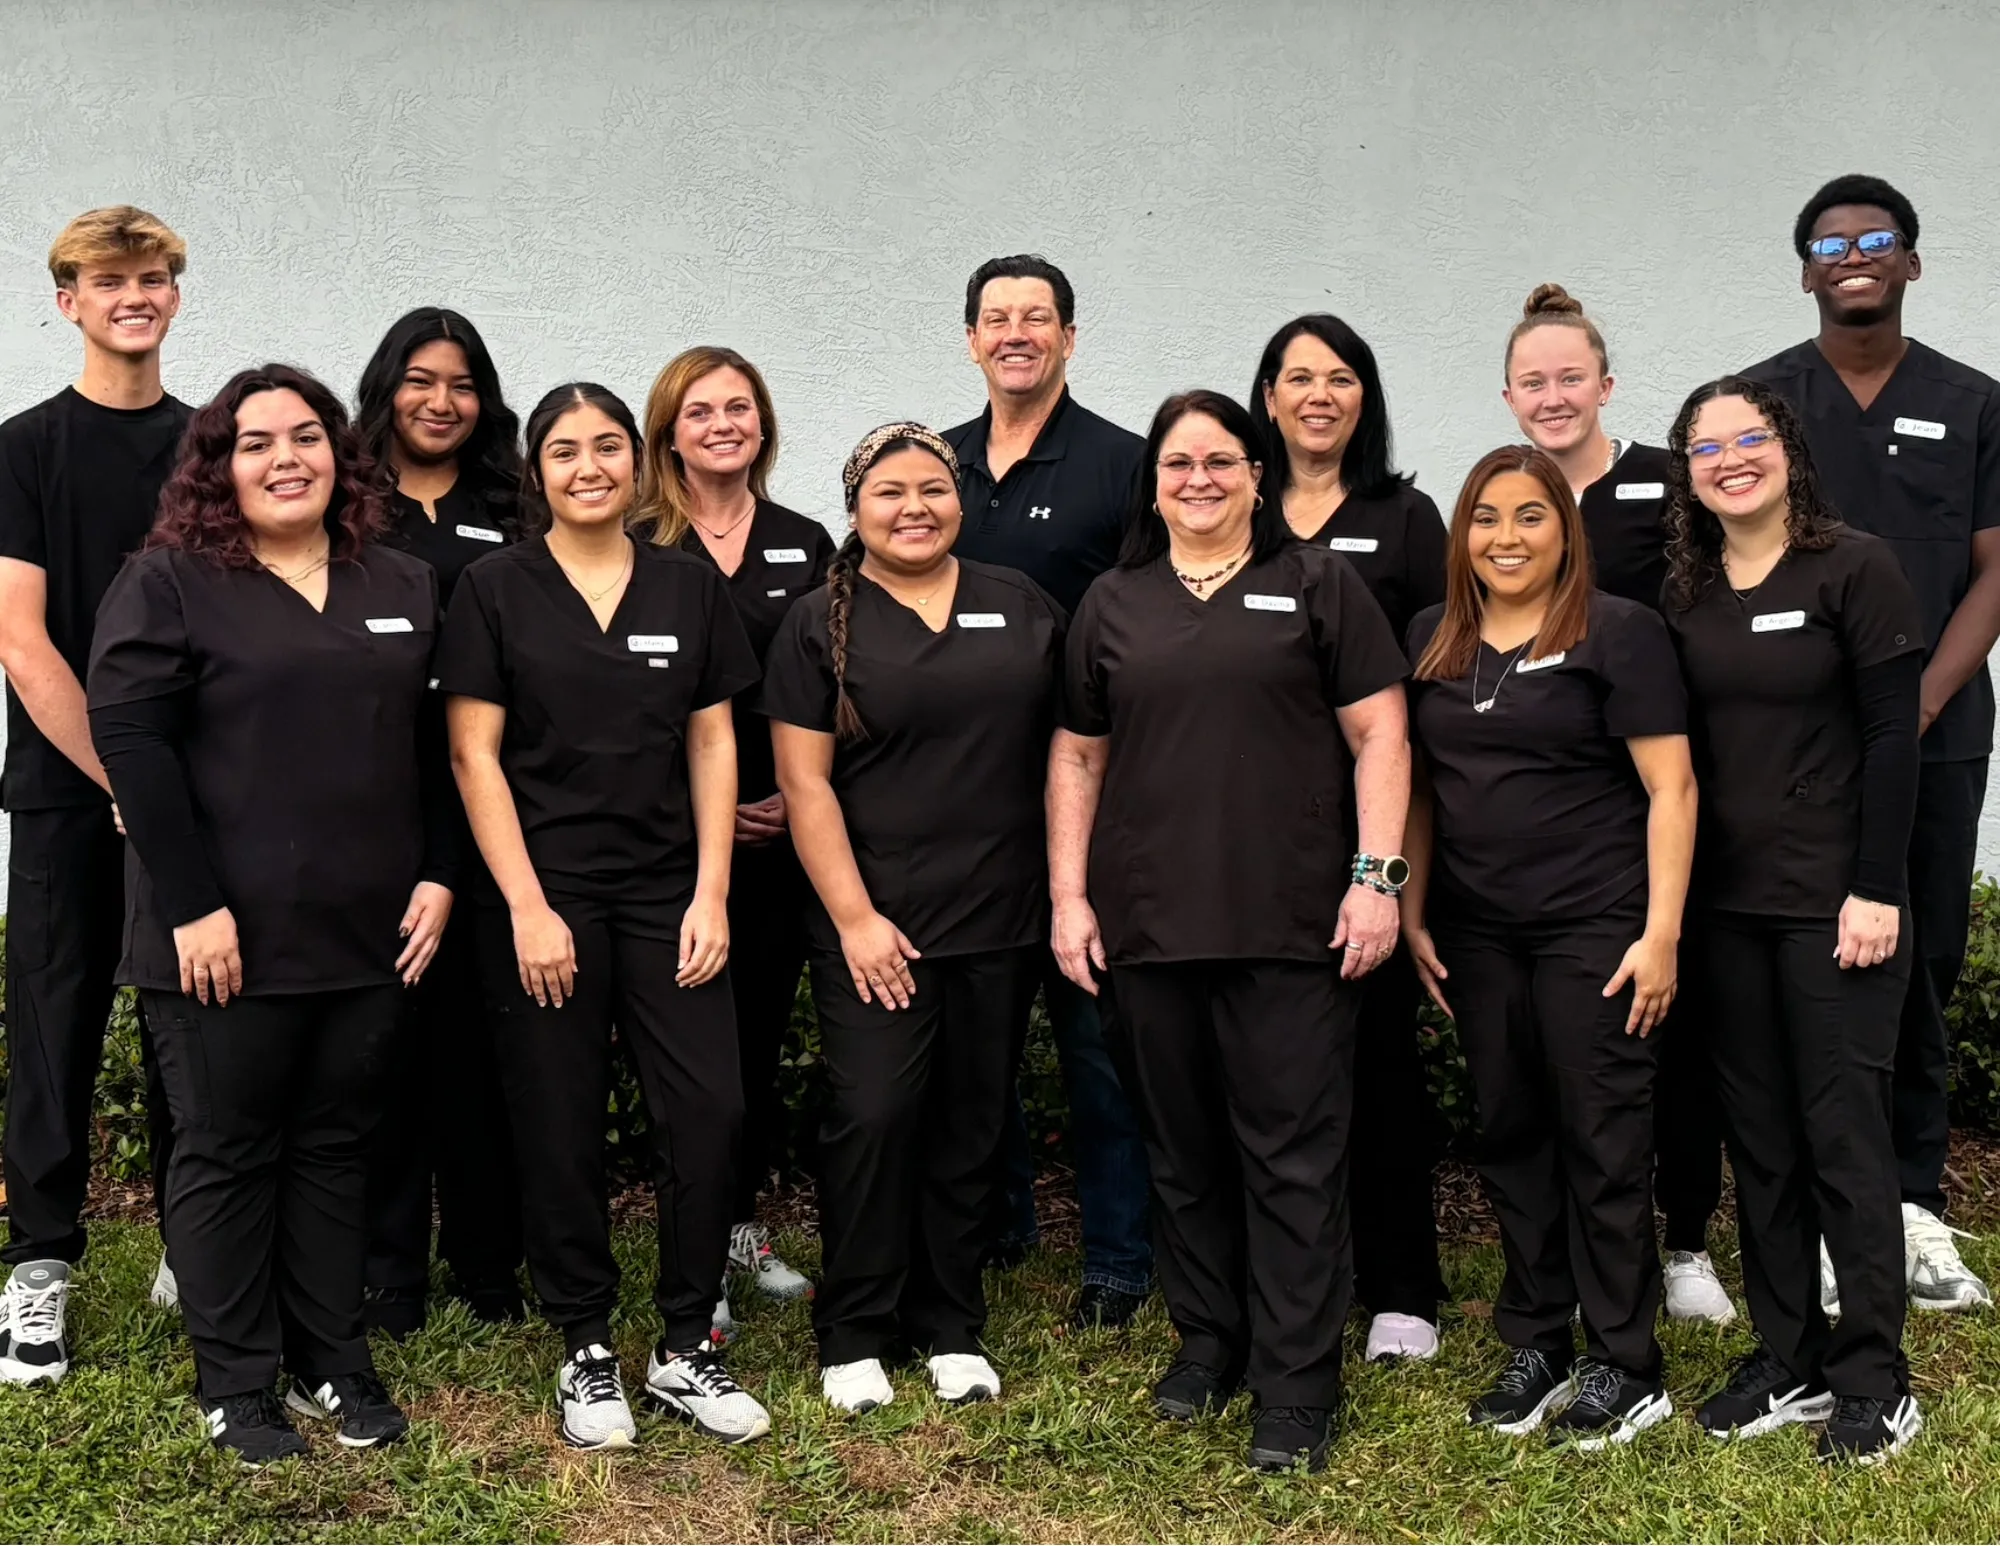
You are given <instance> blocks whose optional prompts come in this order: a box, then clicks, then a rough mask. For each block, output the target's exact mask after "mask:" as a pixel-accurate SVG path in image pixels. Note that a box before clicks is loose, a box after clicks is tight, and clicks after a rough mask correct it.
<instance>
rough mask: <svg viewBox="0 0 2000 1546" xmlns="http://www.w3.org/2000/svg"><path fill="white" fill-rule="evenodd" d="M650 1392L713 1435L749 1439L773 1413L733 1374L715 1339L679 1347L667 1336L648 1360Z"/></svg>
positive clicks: (767, 1426) (764, 1428)
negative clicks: (689, 1349)
mask: <svg viewBox="0 0 2000 1546" xmlns="http://www.w3.org/2000/svg"><path fill="white" fill-rule="evenodd" d="M646 1395H647V1397H648V1398H649V1399H650V1400H652V1401H654V1402H657V1403H658V1404H659V1405H660V1406H661V1407H662V1408H663V1409H664V1410H665V1411H667V1412H668V1413H670V1414H671V1415H673V1416H675V1417H678V1418H679V1419H680V1420H681V1421H682V1422H684V1423H687V1424H689V1425H690V1426H692V1427H694V1428H695V1429H697V1430H699V1431H700V1432H702V1433H705V1434H707V1435H708V1436H709V1437H710V1438H712V1439H720V1440H721V1441H722V1442H723V1443H725V1444H748V1443H749V1442H750V1441H751V1440H752V1439H761V1438H762V1437H763V1436H764V1435H765V1434H767V1433H769V1432H770V1431H771V1414H770V1413H769V1412H767V1411H765V1410H764V1405H763V1403H762V1402H761V1401H759V1400H758V1399H757V1398H756V1397H755V1396H753V1395H751V1394H750V1392H749V1391H747V1390H745V1389H744V1388H743V1387H742V1386H741V1385H739V1384H737V1383H736V1381H735V1380H733V1379H731V1378H730V1377H729V1370H728V1369H727V1368H726V1367H724V1365H723V1362H722V1354H721V1352H720V1351H718V1350H717V1348H716V1346H715V1344H714V1343H713V1342H704V1343H702V1344H701V1346H699V1347H697V1348H696V1349H695V1350H694V1351H693V1352H691V1353H676V1352H673V1351H671V1350H670V1349H669V1348H668V1347H667V1345H666V1344H665V1343H664V1342H662V1343H661V1344H660V1345H659V1346H658V1347H655V1348H654V1349H653V1356H652V1358H651V1360H650V1361H649V1362H648V1363H647V1365H646Z"/></svg>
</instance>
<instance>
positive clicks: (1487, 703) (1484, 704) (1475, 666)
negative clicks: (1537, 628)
mask: <svg viewBox="0 0 2000 1546" xmlns="http://www.w3.org/2000/svg"><path fill="white" fill-rule="evenodd" d="M1534 642H1535V641H1534V640H1533V639H1529V640H1528V641H1527V642H1526V643H1524V644H1522V645H1521V646H1520V648H1519V649H1516V650H1515V651H1514V653H1513V654H1512V655H1510V656H1508V657H1507V664H1506V665H1504V666H1502V667H1501V668H1500V679H1499V681H1496V682H1495V683H1494V684H1493V695H1492V696H1491V697H1490V698H1486V699H1484V700H1482V699H1481V698H1480V696H1479V651H1478V649H1476V648H1475V649H1474V650H1473V652H1472V712H1473V713H1475V714H1484V713H1485V712H1486V711H1487V710H1488V709H1490V708H1492V707H1493V705H1494V704H1495V703H1497V702H1499V701H1500V688H1501V686H1502V685H1503V684H1504V683H1505V682H1506V680H1507V673H1508V672H1509V671H1512V670H1513V669H1514V663H1515V662H1516V661H1518V660H1519V659H1520V658H1521V651H1522V650H1525V649H1526V648H1527V647H1528V645H1529V644H1533V643H1534ZM1495 653H1496V654H1497V653H1499V652H1498V651H1497V650H1496V651H1495Z"/></svg>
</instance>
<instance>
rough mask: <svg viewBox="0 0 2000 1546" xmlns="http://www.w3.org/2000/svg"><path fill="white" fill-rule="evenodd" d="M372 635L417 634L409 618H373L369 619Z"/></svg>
mask: <svg viewBox="0 0 2000 1546" xmlns="http://www.w3.org/2000/svg"><path fill="white" fill-rule="evenodd" d="M368 631H369V632H370V633H415V632H416V629H415V627H414V626H412V624H411V622H410V620H409V619H408V618H407V617H371V618H369V619H368Z"/></svg>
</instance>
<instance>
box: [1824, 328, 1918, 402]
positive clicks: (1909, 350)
mask: <svg viewBox="0 0 2000 1546" xmlns="http://www.w3.org/2000/svg"><path fill="white" fill-rule="evenodd" d="M1806 347H1807V348H1809V349H1811V350H1812V353H1813V359H1814V361H1815V363H1816V364H1817V366H1818V368H1819V369H1821V370H1823V371H1825V372H1826V373H1827V375H1828V376H1830V377H1832V378H1833V385H1834V387H1835V388H1836V389H1837V390H1838V391H1839V392H1840V394H1841V396H1842V397H1844V398H1845V399H1846V400H1847V406H1848V407H1849V408H1850V409H1852V410H1853V413H1854V416H1855V418H1857V419H1859V420H1861V421H1863V422H1864V423H1865V422H1866V421H1868V420H1870V419H1872V418H1874V416H1875V410H1876V409H1878V408H1880V407H1881V406H1882V400H1883V399H1884V398H1886V397H1887V396H1888V395H1889V391H1890V389H1891V388H1892V387H1894V386H1895V385H1896V383H1897V382H1898V381H1900V380H1902V378H1903V371H1904V368H1905V367H1907V366H1908V365H1909V363H1910V360H1911V357H1912V356H1913V355H1915V354H1916V352H1917V341H1916V340H1915V339H1914V338H1911V337H1908V336H1907V335H1906V336H1905V337H1904V339H1903V357H1902V358H1901V359H1899V360H1898V361H1896V363H1895V365H1894V366H1893V367H1892V368H1891V369H1890V371H1889V374H1888V375H1886V376H1884V377H1883V378H1882V385H1881V386H1879V387H1877V388H1876V389H1875V395H1874V396H1873V397H1872V398H1870V399H1869V401H1868V406H1867V407H1865V408H1864V407H1862V406H1861V399H1860V398H1858V397H1856V396H1855V395H1854V388H1853V387H1851V386H1849V385H1848V384H1847V378H1846V377H1845V376H1843V375H1841V373H1840V368H1839V367H1838V366H1837V365H1835V364H1834V363H1833V361H1832V360H1829V359H1828V358H1827V357H1826V351H1825V350H1824V349H1822V348H1820V346H1819V335H1818V334H1814V335H1813V337H1812V338H1811V339H1809V340H1808V341H1807V345H1806Z"/></svg>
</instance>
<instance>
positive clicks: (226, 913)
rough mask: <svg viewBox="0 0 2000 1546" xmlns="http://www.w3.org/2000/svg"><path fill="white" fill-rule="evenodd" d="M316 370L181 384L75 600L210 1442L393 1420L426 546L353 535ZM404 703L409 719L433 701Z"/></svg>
mask: <svg viewBox="0 0 2000 1546" xmlns="http://www.w3.org/2000/svg"><path fill="white" fill-rule="evenodd" d="M381 529H382V512H381V505H380V501H379V497H378V495H377V492H376V490H375V486H374V482H373V472H372V469H371V468H370V467H369V465H368V462H367V459H366V457H365V456H364V455H363V454H362V452H361V449H360V447H359V445H358V444H357V442H356V439H355V436H354V433H353V431H352V430H351V429H350V428H349V425H348V422H347V416H346V414H345V413H344V412H343V411H342V409H341V406H340V403H339V402H338V400H337V399H335V397H334V396H333V394H332V393H331V392H329V391H327V389H326V388H325V387H324V386H322V385H321V384H320V383H319V382H317V381H315V380H314V379H313V378H312V377H310V376H308V375H306V374H305V373H303V372H302V371H297V370H293V369H290V368H288V367H286V366H282V365H268V366H265V367H263V368H261V369H258V370H250V371H244V372H242V373H240V374H239V375H237V376H235V377H233V378H232V379H231V380H230V382H229V384H228V385H227V386H225V387H224V388H223V389H222V391H221V392H220V393H219V394H217V396H216V397H215V399H214V400H213V401H212V402H210V403H209V404H208V405H207V406H206V407H204V408H202V409H201V410H200V411H199V412H197V413H196V414H195V416H194V418H193V420H192V421H191V422H190V423H189V426H188V431H187V436H186V439H185V440H184V441H183V444H182V452H181V460H180V464H179V466H178V467H177V468H176V469H175V471H174V474H173V477H172V478H171V480H170V481H169V482H168V484H167V487H166V489H165V491H164V493H163V494H162V495H161V501H160V519H159V524H158V525H157V526H156V527H155V528H154V531H153V534H152V536H151V537H150V538H149V539H148V542H147V545H146V548H145V550H144V551H143V552H142V553H141V554H140V555H139V556H138V557H136V558H134V559H132V560H131V561H130V562H128V563H127V565H126V567H125V569H124V571H123V572H122V573H121V574H120V575H119V578H118V580H117V582H116V583H115V584H114V585H113V586H112V588H111V591H110V592H109V594H108V595H107V596H106V597H105V601H104V605H103V607H102V609H101V610H100V612H99V615H98V623H97V633H96V639H95V643H94V646H93V649H92V657H91V666H90V681H89V695H90V715H91V735H92V738H93V740H94V741H95V743H96V745H97V749H98V751H99V753H100V755H101V756H102V757H103V759H104V765H105V769H106V771H107V772H108V773H109V774H110V777H111V788H112V793H113V795H114V797H115V798H116V799H117V801H118V806H119V809H120V811H121V813H122V815H123V818H124V822H125V826H126V829H127V831H128V832H129V833H130V836H131V848H130V861H131V862H130V864H129V874H128V888H127V892H128V922H127V930H126V956H125V961H124V963H123V966H122V968H121V980H123V981H125V982H128V983H131V984H133V985H134V986H135V987H137V988H138V989H139V992H140V996H141V999H142V1000H143V1002H144V1004H145V1006H146V1013H147V1018H148V1021H149V1023H150V1024H151V1026H152V1028H153V1035H154V1038H155V1040H156V1042H157V1044H158V1048H159V1058H160V1068H161V1074H162V1077H163V1079H164V1081H165V1084H166V1088H167V1093H168V1100H169V1104H170V1108H171V1113H172V1118H173V1125H174V1150H173V1158H172V1161H171V1166H170V1171H169V1176H168V1206H167V1213H166V1221H165V1223H166V1231H167V1242H168V1250H169V1252H170V1254H171V1256H172V1259H173V1263H174V1270H175V1272H176V1274H177V1276H178V1278H179V1288H180V1303H181V1309H182V1311H183V1313H184V1314H185V1316H186V1319H187V1326H188V1334H189V1337H190V1339H191V1340H192V1342H193V1343H194V1353H195V1368H196V1373H197V1391H196V1394H197V1399H198V1401H199V1403H200V1405H201V1408H202V1411H203V1413H204V1414H205V1416H206V1417H207V1420H208V1424H209V1429H210V1433H211V1435H212V1436H213V1439H214V1441H215V1443H216V1444H217V1445H218V1446H220V1447H222V1448H225V1449H228V1450H231V1451H233V1452H234V1453H235V1454H236V1455H237V1456H238V1457H239V1458H240V1459H241V1460H242V1461H243V1462H244V1463H245V1464H249V1465H260V1464H263V1463H265V1462H267V1461H270V1460H275V1459H280V1458H282V1457H284V1456H286V1455H289V1454H296V1453H299V1452H300V1451H302V1450H303V1449H304V1447H305V1446H304V1443H303V1441H302V1440H301V1439H300V1438H299V1436H298V1434H297V1433H296V1432H295V1431H293V1429H292V1427H291V1424H290V1423H289V1422H288V1421H287V1419H286V1417H285V1414H284V1409H283V1408H282V1407H281V1406H280V1405H279V1404H278V1400H277V1396H276V1391H275V1386H276V1382H277V1378H278V1374H279V1371H280V1368H281V1367H282V1368H284V1369H285V1370H287V1371H289V1373H290V1374H291V1377H292V1385H291V1390H290V1392H289V1394H288V1397H287V1401H288V1403H289V1404H290V1405H291V1406H292V1407H293V1408H294V1409H295V1410H298V1411H301V1412H304V1413H307V1414H309V1415H312V1416H315V1417H327V1418H331V1419H333V1420H334V1421H335V1422H336V1423H337V1424H338V1425H339V1437H340V1441H341V1443H342V1444H345V1445H349V1446H367V1445H372V1444H377V1443H383V1442H387V1441H390V1440H393V1439H396V1438H398V1437H400V1436H401V1435H402V1434H403V1432H404V1431H405V1429H406V1427H407V1423H406V1422H405V1420H404V1417H403V1414H402V1413H401V1412H400V1411H399V1410H397V1408H396V1405H395V1403H394V1402H393V1401H391V1400H390V1399H389V1396H388V1393H387V1392H386V1391H385V1390H384V1389H383V1387H382V1385H381V1382H380V1381H379V1380H377V1379H376V1377H375V1371H374V1365H373V1362H372V1360H371V1359H370V1357H369V1353H368V1338H367V1332H366V1328H365V1326H364V1325H363V1321H362V1295H361V1290H362V1260H363V1254H364V1250H365V1244H366V1232H365V1231H366V1218H365V1207H366V1192H367V1166H366V1152H367V1142H368V1139H369V1136H370V1134H371V1133H372V1131H373V1129H374V1126H375V1123H376V1120H377V1118H378V1117H379V1114H380V1107H381V1093H382V1092H381V1082H382V1078H383V1075H384V1070H385V1054H386V1051H387V1048H388V1044H389V1042H390V1040H391V1038H392V1036H393V1034H394V1031H395V1027H396V1021H397V1017H398V1014H399V1012H400V1010H401V1007H402V1000H403V997H404V989H405V988H406V987H407V986H409V985H412V984H415V983H416V982H418V981H419V980H420V979H421V978H422V977H423V975H424V973H425V970H426V968H427V967H428V966H429V965H430V963H431V961H432V959H433V957H434V954H435V952H436V950H437V946H438V941H439V938H440V936H441V935H442V934H443V932H444V927H445V922H446V919H447V917H448V916H449V914H450V911H451V902H452V893H451V891H450V890H449V889H448V882H449V880H450V878H451V864H450V853H449V849H450V845H451V832H452V830H453V824H452V822H451V820H450V818H449V785H448V780H447V779H446V778H445V776H444V765H443V760H442V756H441V751H442V748H441V744H440V743H439V742H438V741H437V739H436V738H435V736H433V737H431V738H430V742H429V748H430V753H431V755H430V756H429V757H428V758H427V757H426V756H425V755H424V740H425V738H424V736H423V735H422V727H423V723H424V721H425V719H426V717H427V715H432V716H434V715H435V712H436V710H435V700H434V699H430V698H428V696H427V692H426V688H427V685H428V682H429V678H430V669H431V645H432V640H433V638H434V636H435V632H436V627H437V586H436V581H435V580H434V579H433V577H432V575H431V572H430V570H429V569H428V568H427V567H426V566H424V565H423V564H421V563H419V562H417V561H416V560H415V559H413V558H411V557H409V556H408V555H407V554H403V553H399V552H396V551H394V550H393V549H391V548H388V547H385V546H383V545H382V544H381V543H379V542H378V541H376V540H374V539H375V538H376V537H377V536H378V535H379V533H380V531H381ZM433 724H434V721H433Z"/></svg>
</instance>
